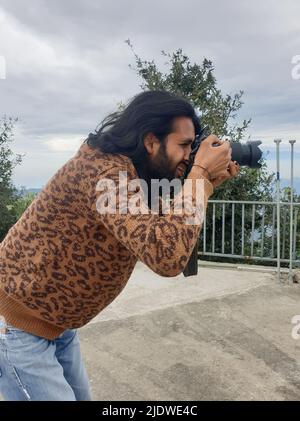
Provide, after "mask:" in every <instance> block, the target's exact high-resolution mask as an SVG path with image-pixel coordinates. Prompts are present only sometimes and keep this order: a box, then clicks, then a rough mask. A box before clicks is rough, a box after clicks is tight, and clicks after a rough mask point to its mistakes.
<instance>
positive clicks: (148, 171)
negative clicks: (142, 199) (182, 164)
mask: <svg viewBox="0 0 300 421" xmlns="http://www.w3.org/2000/svg"><path fill="white" fill-rule="evenodd" d="M177 166H178V164H176V163H174V161H172V160H171V159H170V158H169V156H168V155H167V151H166V147H165V145H164V144H163V143H162V144H161V145H160V148H159V151H158V153H157V155H156V156H155V157H154V158H152V159H150V158H149V156H148V154H146V155H145V157H144V160H143V162H142V163H141V162H140V164H139V165H135V168H136V170H137V173H138V175H139V177H140V178H141V179H143V180H145V181H146V183H147V185H148V206H151V189H152V184H151V180H156V181H159V180H162V179H167V180H168V181H169V182H171V181H172V180H174V179H175V178H180V179H181V183H182V180H183V179H182V177H181V176H180V177H179V176H176V170H177ZM154 184H155V182H154ZM170 193H171V197H174V194H175V193H176V191H175V190H174V188H173V187H171V192H170Z"/></svg>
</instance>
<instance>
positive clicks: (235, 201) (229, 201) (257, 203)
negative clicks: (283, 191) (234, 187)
mask: <svg viewBox="0 0 300 421" xmlns="http://www.w3.org/2000/svg"><path fill="white" fill-rule="evenodd" d="M208 203H241V204H243V203H244V204H245V205H274V206H275V205H277V202H257V201H252V200H245V201H244V200H209V201H208ZM279 204H280V205H284V206H290V205H291V203H290V202H280V203H279ZM295 205H296V206H300V203H298V202H293V206H295Z"/></svg>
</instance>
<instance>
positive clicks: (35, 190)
mask: <svg viewBox="0 0 300 421" xmlns="http://www.w3.org/2000/svg"><path fill="white" fill-rule="evenodd" d="M41 190H42V188H39V189H38V188H26V189H24V190H23V189H22V190H21V189H19V192H22V196H26V195H27V194H28V193H34V194H38V193H39V192H40V191H41Z"/></svg>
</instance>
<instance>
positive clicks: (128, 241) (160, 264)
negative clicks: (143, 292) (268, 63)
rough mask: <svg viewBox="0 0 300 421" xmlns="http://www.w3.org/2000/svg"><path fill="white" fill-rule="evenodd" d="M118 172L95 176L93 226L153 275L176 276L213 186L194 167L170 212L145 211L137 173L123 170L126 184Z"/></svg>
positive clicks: (196, 233)
mask: <svg viewBox="0 0 300 421" xmlns="http://www.w3.org/2000/svg"><path fill="white" fill-rule="evenodd" d="M122 170H124V168H123V169H122V168H120V167H119V166H115V167H111V168H109V169H106V170H105V171H104V172H102V173H101V175H99V180H98V182H97V185H96V188H95V191H94V192H93V194H92V197H93V202H94V203H92V204H91V207H92V209H93V210H94V211H95V215H96V216H95V217H96V218H97V221H98V222H101V223H102V224H103V225H104V226H105V227H106V229H107V230H108V231H109V232H110V233H111V234H112V235H113V236H114V237H115V238H116V239H117V240H118V241H119V242H121V243H122V244H123V245H124V246H125V247H126V248H127V249H128V250H129V251H130V252H131V253H133V254H134V255H135V256H136V257H137V258H138V259H139V260H141V261H142V262H143V263H144V264H146V265H147V266H148V267H149V268H150V269H152V270H153V271H154V272H155V273H157V274H159V275H161V276H166V277H172V276H177V275H178V274H180V273H181V272H182V271H183V270H184V269H185V266H186V264H187V262H188V260H189V257H190V255H191V253H192V251H193V248H194V246H195V244H196V241H197V239H198V237H199V233H200V230H201V227H202V223H203V218H204V214H205V210H206V207H207V201H208V198H209V196H210V195H211V194H212V193H213V186H212V184H211V183H210V182H209V181H208V180H207V179H206V178H204V177H201V175H200V174H199V173H197V168H196V167H194V168H193V169H192V171H191V172H190V174H189V177H188V178H187V179H186V181H185V183H184V186H183V187H182V188H181V189H180V191H179V192H178V193H177V194H176V196H175V198H174V200H173V205H172V206H171V208H170V209H168V208H166V209H165V212H164V214H162V213H161V212H160V213H159V212H153V210H152V209H150V208H149V207H148V206H147V204H146V200H145V195H144V193H143V189H142V187H141V184H140V181H139V180H140V179H138V178H137V174H136V172H135V171H132V170H130V168H129V169H128V167H125V170H126V174H127V176H126V177H127V178H126V180H125V179H124V178H123V179H121V178H120V171H122ZM193 170H194V172H193ZM122 174H124V173H122ZM133 180H134V181H133ZM188 180H189V181H188ZM124 182H125V183H124ZM188 183H190V184H189V186H187V184H188ZM196 183H198V184H197V185H196ZM199 185H200V188H199ZM128 186H131V187H128ZM132 187H136V188H132ZM187 187H189V188H187ZM183 197H184V200H182V198H183ZM136 204H138V206H136ZM161 204H162V205H163V206H166V202H161Z"/></svg>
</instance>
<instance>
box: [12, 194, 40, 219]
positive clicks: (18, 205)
mask: <svg viewBox="0 0 300 421" xmlns="http://www.w3.org/2000/svg"><path fill="white" fill-rule="evenodd" d="M35 197H36V194H35V193H33V192H29V193H26V194H25V195H23V192H20V196H19V197H18V198H17V199H16V201H15V202H14V205H13V208H14V212H15V215H16V218H17V219H19V218H20V217H21V216H22V215H23V213H24V212H25V210H26V209H27V208H28V206H29V205H30V204H31V202H32V201H33V199H34V198H35Z"/></svg>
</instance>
